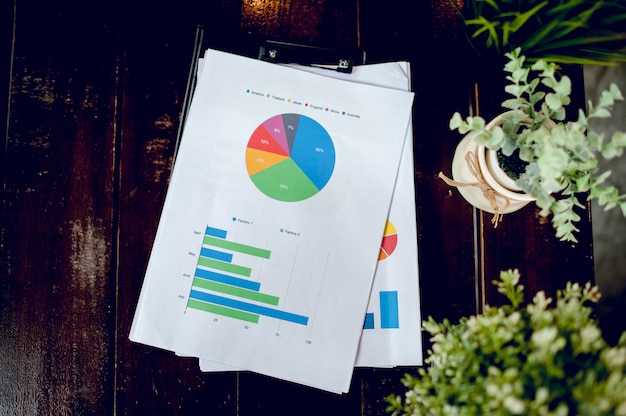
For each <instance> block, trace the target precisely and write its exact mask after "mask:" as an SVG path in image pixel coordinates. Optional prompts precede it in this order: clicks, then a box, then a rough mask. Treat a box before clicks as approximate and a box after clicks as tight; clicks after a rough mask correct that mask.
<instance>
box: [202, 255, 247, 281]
mask: <svg viewBox="0 0 626 416" xmlns="http://www.w3.org/2000/svg"><path fill="white" fill-rule="evenodd" d="M198 264H199V265H200V266H204V267H210V268H212V269H218V270H221V271H224V272H230V273H235V274H238V275H240V276H246V277H250V274H251V273H252V269H251V268H249V267H244V266H238V265H236V264H232V263H226V262H224V261H219V260H214V259H209V258H207V257H202V256H200V258H199V259H198Z"/></svg>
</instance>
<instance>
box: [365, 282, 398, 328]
mask: <svg viewBox="0 0 626 416" xmlns="http://www.w3.org/2000/svg"><path fill="white" fill-rule="evenodd" d="M378 301H379V313H380V316H379V320H378V323H379V328H381V329H397V328H400V318H399V312H398V291H397V290H384V291H380V292H379V293H378ZM375 321H376V314H375V313H374V312H368V313H367V314H365V323H364V324H363V329H375V328H376V322H375Z"/></svg>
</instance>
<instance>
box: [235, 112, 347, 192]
mask: <svg viewBox="0 0 626 416" xmlns="http://www.w3.org/2000/svg"><path fill="white" fill-rule="evenodd" d="M246 168H247V169H248V175H249V176H250V179H251V180H252V183H254V185H255V186H256V187H257V189H258V190H259V191H261V192H262V193H264V194H265V195H267V196H268V197H270V198H273V199H276V200H278V201H283V202H297V201H302V200H305V199H308V198H311V197H312V196H314V195H316V194H317V193H318V192H319V191H321V190H322V189H323V188H324V187H325V186H326V184H327V183H328V181H329V180H330V178H331V176H332V174H333V170H334V169H335V146H334V145H333V141H332V139H331V137H330V135H329V134H328V132H327V131H326V129H325V128H324V127H322V125H321V124H319V123H318V122H317V121H315V120H313V119H312V118H310V117H307V116H304V115H301V114H279V115H276V116H274V117H271V118H269V119H267V120H265V121H264V122H263V123H261V124H260V125H259V126H258V127H257V128H256V129H255V130H254V132H253V133H252V135H251V137H250V140H249V141H248V146H247V149H246Z"/></svg>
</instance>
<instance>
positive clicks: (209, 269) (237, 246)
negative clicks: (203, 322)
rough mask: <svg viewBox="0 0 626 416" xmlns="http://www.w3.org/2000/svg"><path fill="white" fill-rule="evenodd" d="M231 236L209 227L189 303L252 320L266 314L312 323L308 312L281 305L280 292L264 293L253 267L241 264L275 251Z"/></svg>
mask: <svg viewBox="0 0 626 416" xmlns="http://www.w3.org/2000/svg"><path fill="white" fill-rule="evenodd" d="M227 236H228V232H227V231H226V230H222V229H219V228H215V227H209V226H207V227H206V229H205V235H204V237H203V239H202V247H201V248H200V255H199V257H198V262H197V266H196V271H195V273H194V277H193V281H192V284H191V289H190V292H189V297H188V301H187V307H188V308H192V309H196V310H199V311H203V312H208V313H212V314H216V315H221V316H226V317H229V318H234V319H238V320H241V321H245V322H251V323H258V322H259V319H260V317H261V316H264V317H268V318H273V319H278V320H281V321H286V322H291V323H294V324H299V325H308V322H309V318H308V317H307V316H304V315H300V314H297V313H292V312H286V311H283V310H281V309H280V308H278V305H279V303H280V298H279V297H278V296H274V295H272V294H267V293H261V291H260V289H261V283H260V282H258V281H256V280H252V279H250V277H251V276H252V272H253V269H252V268H251V267H248V266H244V265H241V264H237V263H240V262H242V261H243V260H244V259H245V258H246V256H251V257H256V258H260V259H261V261H265V260H269V259H270V255H271V251H270V250H267V249H264V248H260V247H254V246H251V245H247V244H242V243H239V242H234V241H229V240H227V239H226V237H227ZM256 261H257V262H258V261H259V260H256Z"/></svg>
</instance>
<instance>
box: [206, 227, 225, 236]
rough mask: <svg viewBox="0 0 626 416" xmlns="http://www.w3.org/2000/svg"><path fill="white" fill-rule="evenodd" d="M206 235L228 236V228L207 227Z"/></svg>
mask: <svg viewBox="0 0 626 416" xmlns="http://www.w3.org/2000/svg"><path fill="white" fill-rule="evenodd" d="M204 233H205V234H206V235H210V236H211V237H217V238H226V230H220V229H219V228H213V227H206V231H205V232H204Z"/></svg>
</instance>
